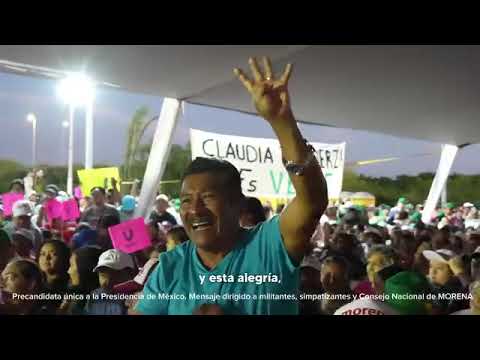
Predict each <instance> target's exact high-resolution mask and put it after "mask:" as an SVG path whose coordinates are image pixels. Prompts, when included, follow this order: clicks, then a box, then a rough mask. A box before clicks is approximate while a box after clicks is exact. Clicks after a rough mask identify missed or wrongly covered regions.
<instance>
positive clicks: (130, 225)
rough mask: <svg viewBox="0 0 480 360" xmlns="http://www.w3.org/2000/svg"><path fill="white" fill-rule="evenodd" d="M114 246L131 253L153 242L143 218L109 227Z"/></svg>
mask: <svg viewBox="0 0 480 360" xmlns="http://www.w3.org/2000/svg"><path fill="white" fill-rule="evenodd" d="M108 233H109V234H110V238H111V239H112V243H113V247H114V248H115V249H117V250H120V251H122V252H124V253H127V254H131V253H134V252H136V251H139V250H143V249H145V248H147V247H149V246H150V245H151V244H152V240H151V239H150V236H149V234H148V232H147V228H146V226H145V222H144V220H143V218H137V219H133V220H129V221H126V222H123V223H121V224H118V225H115V226H111V227H109V228H108Z"/></svg>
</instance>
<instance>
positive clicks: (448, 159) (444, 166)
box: [422, 145, 458, 224]
mask: <svg viewBox="0 0 480 360" xmlns="http://www.w3.org/2000/svg"><path fill="white" fill-rule="evenodd" d="M457 152H458V147H457V146H455V145H443V147H442V154H441V156H440V162H439V164H438V168H437V172H436V174H435V177H434V179H433V182H432V186H431V187H430V192H429V194H428V198H427V202H426V203H425V207H424V210H423V213H422V221H423V222H424V223H425V224H429V223H431V216H432V214H433V211H434V210H435V208H436V206H437V204H438V200H439V199H440V196H441V194H442V191H443V189H444V188H445V187H446V185H447V180H448V176H449V174H450V170H451V169H452V165H453V162H454V161H455V157H456V155H457Z"/></svg>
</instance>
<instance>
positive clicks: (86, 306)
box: [0, 179, 187, 315]
mask: <svg viewBox="0 0 480 360" xmlns="http://www.w3.org/2000/svg"><path fill="white" fill-rule="evenodd" d="M112 190H113V191H106V190H105V189H104V188H102V187H95V188H93V189H92V190H91V194H90V196H86V197H82V198H81V199H77V198H74V197H70V196H68V195H67V194H66V193H65V192H64V191H61V190H59V188H58V186H56V185H54V184H50V185H47V186H45V188H44V191H42V192H41V193H38V192H36V191H31V192H30V194H26V193H25V187H24V183H23V180H21V179H15V180H13V181H12V182H11V185H10V189H9V192H11V193H16V194H21V195H22V196H23V197H24V199H23V200H18V201H16V202H15V203H14V204H13V206H12V211H11V215H9V216H5V209H4V206H3V204H2V203H1V201H0V272H1V279H0V284H1V291H0V314H62V315H79V314H85V315H89V314H91V315H102V314H103V315H122V314H127V312H128V308H129V306H133V305H134V302H132V301H123V300H118V299H113V300H112V299H105V296H104V297H103V298H102V296H101V294H102V293H113V294H114V293H119V294H121V293H124V294H135V293H138V292H139V291H141V289H142V286H143V284H144V282H145V280H146V276H145V274H144V272H145V271H146V272H148V273H150V272H151V271H152V270H153V269H154V267H155V266H156V264H157V262H158V257H159V254H160V253H162V252H164V251H167V249H168V250H172V249H174V248H175V246H177V245H179V244H181V243H182V242H185V241H187V235H186V233H185V230H184V228H183V227H182V226H181V225H180V224H181V219H180V217H179V215H178V212H177V209H175V207H173V206H170V201H169V198H168V197H167V196H166V195H165V194H160V195H158V196H157V198H156V201H155V205H154V208H153V209H152V211H151V213H150V216H149V220H148V221H146V224H145V226H146V227H147V228H148V233H149V235H150V239H151V246H149V247H148V248H145V249H143V250H142V251H139V252H136V253H133V254H125V253H122V252H121V251H118V250H117V249H114V247H113V244H112V239H111V238H110V234H109V231H108V228H109V227H111V226H115V225H117V224H120V223H122V222H125V221H128V220H131V219H132V218H133V217H134V210H135V208H136V206H137V202H138V197H136V196H133V195H130V194H128V195H124V196H123V197H122V196H121V195H120V194H119V193H118V190H117V189H116V186H115V187H114V189H112ZM71 198H74V199H75V200H76V201H77V204H78V206H79V209H80V214H81V216H80V217H79V218H78V219H77V220H74V221H63V220H62V218H51V219H50V218H48V216H47V212H46V210H45V207H46V204H47V202H48V201H49V200H51V199H56V200H58V201H60V202H62V201H66V200H68V199H71ZM117 198H118V199H120V201H119V202H116V201H115V200H116V199H117ZM22 295H35V296H34V297H25V296H22ZM87 295H91V297H87Z"/></svg>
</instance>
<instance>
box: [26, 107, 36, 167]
mask: <svg viewBox="0 0 480 360" xmlns="http://www.w3.org/2000/svg"><path fill="white" fill-rule="evenodd" d="M27 121H28V122H29V123H31V124H32V169H35V166H36V163H37V117H36V116H35V114H33V113H30V114H28V115H27Z"/></svg>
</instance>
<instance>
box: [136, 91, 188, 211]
mask: <svg viewBox="0 0 480 360" xmlns="http://www.w3.org/2000/svg"><path fill="white" fill-rule="evenodd" d="M179 110H180V101H179V100H177V99H172V98H165V99H164V100H163V105H162V111H161V112H160V118H159V120H158V122H157V128H156V130H155V135H154V137H153V142H152V148H151V150H150V154H149V156H148V161H147V167H146V169H145V175H144V176H143V183H142V188H141V190H140V198H139V200H138V207H137V209H136V210H135V216H136V217H144V218H147V217H148V216H149V210H150V208H151V206H152V205H153V203H154V201H155V196H156V193H157V189H158V184H159V183H160V180H161V179H162V176H163V173H164V171H165V166H166V165H167V160H168V154H169V153H170V147H171V145H172V139H173V134H174V132H175V127H176V125H177V122H178V118H179V116H178V115H179V113H180V111H179Z"/></svg>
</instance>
